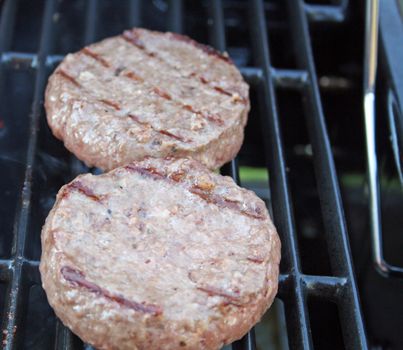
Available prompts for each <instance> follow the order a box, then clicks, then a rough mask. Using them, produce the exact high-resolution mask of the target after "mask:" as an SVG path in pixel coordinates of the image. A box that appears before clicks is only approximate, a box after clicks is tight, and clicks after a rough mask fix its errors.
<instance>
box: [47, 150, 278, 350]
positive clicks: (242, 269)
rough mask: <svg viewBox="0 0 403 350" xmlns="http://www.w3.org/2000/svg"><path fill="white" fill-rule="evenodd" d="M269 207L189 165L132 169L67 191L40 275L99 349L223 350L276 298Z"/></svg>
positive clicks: (154, 162)
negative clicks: (222, 347)
mask: <svg viewBox="0 0 403 350" xmlns="http://www.w3.org/2000/svg"><path fill="white" fill-rule="evenodd" d="M279 261H280V241H279V239H278V236H277V232H276V229H275V228H274V226H273V224H272V222H271V220H270V217H269V214H268V212H267V209H266V207H265V204H264V202H263V201H262V200H260V199H259V198H258V197H257V196H256V195H255V194H254V193H253V192H251V191H248V190H246V189H242V188H240V187H238V186H237V185H236V184H235V183H234V182H233V180H232V179H231V178H229V177H224V176H221V175H218V174H215V173H213V172H210V171H209V170H208V169H207V168H206V167H205V166H204V165H201V164H200V163H198V162H196V161H194V160H191V159H173V158H167V159H154V158H148V159H146V160H144V161H141V162H133V163H130V164H128V165H126V166H124V167H119V168H116V169H115V170H113V171H111V172H109V173H106V174H103V175H98V176H94V175H91V174H85V175H80V176H78V177H77V178H76V179H75V180H73V181H72V182H71V183H69V184H67V185H65V186H63V187H62V189H61V190H60V191H59V193H58V195H57V201H56V203H55V205H54V207H53V209H52V211H51V212H50V214H49V216H48V218H47V220H46V223H45V225H44V227H43V230H42V257H41V263H40V272H41V276H42V283H43V288H44V289H45V291H46V294H47V297H48V300H49V303H50V305H51V306H52V307H53V309H54V310H55V312H56V315H57V316H58V317H59V318H60V319H61V320H62V322H63V323H64V324H65V325H66V326H68V327H69V328H70V329H71V330H72V331H73V332H74V333H76V334H77V335H79V336H80V337H81V338H82V339H83V340H84V341H85V342H88V343H90V344H92V345H93V346H95V347H97V348H98V349H147V350H148V349H162V348H163V349H182V348H183V349H198V350H199V349H219V348H220V347H221V346H223V345H224V344H228V343H231V342H232V341H234V340H236V339H238V338H240V337H242V336H243V335H244V334H245V333H246V332H247V331H248V330H249V329H250V328H251V327H252V326H253V325H254V324H255V323H256V322H258V321H259V320H260V318H261V316H262V315H263V313H264V312H265V311H266V310H267V308H268V307H269V306H270V305H271V303H272V301H273V299H274V297H275V294H276V292H277V284H278V271H279Z"/></svg>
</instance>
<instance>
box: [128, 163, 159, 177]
mask: <svg viewBox="0 0 403 350" xmlns="http://www.w3.org/2000/svg"><path fill="white" fill-rule="evenodd" d="M125 169H127V170H129V171H134V172H136V173H139V174H140V175H143V176H148V177H151V178H153V179H155V180H161V179H165V178H166V176H165V174H162V173H161V172H159V171H158V170H157V169H156V168H154V167H147V168H143V167H140V166H137V165H134V164H128V165H126V166H125Z"/></svg>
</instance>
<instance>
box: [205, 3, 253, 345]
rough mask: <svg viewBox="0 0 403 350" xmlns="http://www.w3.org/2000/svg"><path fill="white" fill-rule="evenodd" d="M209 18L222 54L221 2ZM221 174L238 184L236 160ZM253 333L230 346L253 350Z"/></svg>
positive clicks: (214, 41)
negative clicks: (228, 176) (227, 175)
mask: <svg viewBox="0 0 403 350" xmlns="http://www.w3.org/2000/svg"><path fill="white" fill-rule="evenodd" d="M209 15H210V16H209V17H210V18H211V22H210V23H208V24H209V39H210V43H211V44H212V45H213V47H215V48H216V49H217V50H219V51H221V52H224V51H225V50H226V47H227V44H226V38H225V24H224V11H223V4H222V1H221V0H212V1H211V2H210V6H209ZM222 172H223V173H224V174H229V175H230V176H231V177H232V178H233V180H234V181H235V182H236V183H237V184H240V178H239V169H238V162H237V160H236V159H233V160H231V162H230V163H229V164H227V165H226V166H225V167H223V169H222ZM255 348H256V344H255V333H254V331H253V330H252V331H249V332H248V333H247V334H246V335H245V336H244V337H243V338H242V339H240V340H239V341H237V342H235V343H233V344H232V349H233V350H254V349H255Z"/></svg>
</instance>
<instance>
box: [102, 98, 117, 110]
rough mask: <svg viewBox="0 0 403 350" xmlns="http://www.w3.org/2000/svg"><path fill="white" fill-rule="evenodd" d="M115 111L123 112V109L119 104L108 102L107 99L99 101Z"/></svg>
mask: <svg viewBox="0 0 403 350" xmlns="http://www.w3.org/2000/svg"><path fill="white" fill-rule="evenodd" d="M98 101H100V102H102V103H104V104H106V105H108V106H110V107H112V108H114V109H116V110H117V111H120V110H121V107H120V106H119V104H118V103H117V102H114V101H111V100H106V99H100V100H98Z"/></svg>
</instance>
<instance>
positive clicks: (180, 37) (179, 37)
mask: <svg viewBox="0 0 403 350" xmlns="http://www.w3.org/2000/svg"><path fill="white" fill-rule="evenodd" d="M169 36H170V37H171V38H172V39H175V40H177V41H182V42H185V43H188V44H190V45H192V46H194V47H196V48H198V49H200V50H202V51H203V52H204V53H206V54H207V55H209V56H213V57H216V58H218V59H220V60H222V61H224V62H226V63H229V64H232V65H233V64H234V63H233V62H232V60H231V58H229V57H228V56H226V55H224V54H222V53H221V52H219V51H217V50H216V49H214V48H212V47H211V46H208V45H204V44H200V43H198V42H197V41H194V40H193V39H191V38H189V37H188V36H186V35H182V34H177V33H170V34H169Z"/></svg>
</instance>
